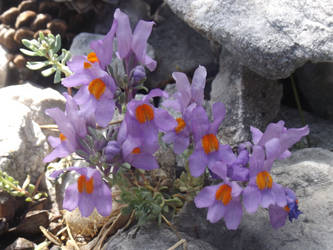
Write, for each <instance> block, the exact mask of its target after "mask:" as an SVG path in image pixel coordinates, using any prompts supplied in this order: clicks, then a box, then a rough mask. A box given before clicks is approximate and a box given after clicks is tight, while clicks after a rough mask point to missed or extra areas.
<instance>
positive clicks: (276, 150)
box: [265, 138, 282, 160]
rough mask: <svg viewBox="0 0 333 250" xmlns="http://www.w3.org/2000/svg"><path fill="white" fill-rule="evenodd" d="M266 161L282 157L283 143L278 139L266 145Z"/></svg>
mask: <svg viewBox="0 0 333 250" xmlns="http://www.w3.org/2000/svg"><path fill="white" fill-rule="evenodd" d="M265 150H266V159H269V160H275V159H277V158H279V156H280V155H281V153H282V151H281V143H280V140H279V139H278V138H273V139H271V140H269V141H267V142H266V143H265Z"/></svg>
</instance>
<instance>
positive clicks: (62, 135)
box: [59, 133, 67, 141]
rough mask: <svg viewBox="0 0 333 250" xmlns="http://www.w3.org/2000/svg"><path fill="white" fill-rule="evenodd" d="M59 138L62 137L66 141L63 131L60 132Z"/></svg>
mask: <svg viewBox="0 0 333 250" xmlns="http://www.w3.org/2000/svg"><path fill="white" fill-rule="evenodd" d="M59 138H60V140H61V141H64V140H66V139H67V138H66V136H65V135H64V134H63V133H60V135H59Z"/></svg>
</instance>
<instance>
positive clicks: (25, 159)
mask: <svg viewBox="0 0 333 250" xmlns="http://www.w3.org/2000/svg"><path fill="white" fill-rule="evenodd" d="M0 106H1V107H4V108H2V109H0V117H2V118H3V119H2V122H1V123H0V157H1V158H0V170H1V171H5V172H7V173H8V174H9V175H11V176H13V177H14V178H15V179H17V180H18V181H20V182H21V183H22V182H23V181H24V180H25V178H26V176H27V174H29V175H30V176H31V182H32V183H35V181H36V180H37V178H38V177H39V175H40V174H41V173H42V172H43V171H44V163H43V158H44V157H45V155H46V153H47V150H48V145H47V143H46V138H45V136H44V134H43V133H42V131H41V129H40V128H39V126H38V124H37V123H35V122H34V121H33V120H32V116H33V113H32V111H31V110H30V109H29V108H28V107H27V106H26V105H24V104H21V103H19V102H17V101H14V100H11V99H8V98H5V97H4V96H2V97H1V98H0Z"/></svg>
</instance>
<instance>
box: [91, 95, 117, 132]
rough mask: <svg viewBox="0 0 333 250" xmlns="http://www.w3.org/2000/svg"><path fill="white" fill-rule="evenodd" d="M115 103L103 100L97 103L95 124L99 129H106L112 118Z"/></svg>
mask: <svg viewBox="0 0 333 250" xmlns="http://www.w3.org/2000/svg"><path fill="white" fill-rule="evenodd" d="M114 110H115V103H114V101H113V100H110V99H107V98H103V99H101V100H100V101H99V102H97V107H96V111H95V115H96V122H97V123H98V125H100V126H101V127H106V126H107V125H108V124H109V122H110V121H111V120H112V118H113V114H114Z"/></svg>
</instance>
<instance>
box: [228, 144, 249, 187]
mask: <svg viewBox="0 0 333 250" xmlns="http://www.w3.org/2000/svg"><path fill="white" fill-rule="evenodd" d="M222 161H223V162H224V163H225V164H226V165H227V167H228V171H227V176H228V177H229V178H230V179H231V180H233V181H248V179H249V169H248V168H246V165H247V164H248V162H249V152H248V151H247V149H245V148H239V153H238V156H236V155H235V154H234V153H233V152H232V149H231V147H230V146H229V145H226V147H225V151H224V154H223V155H222Z"/></svg>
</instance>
